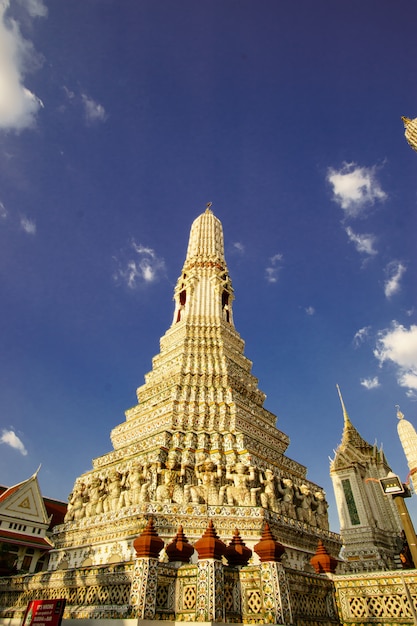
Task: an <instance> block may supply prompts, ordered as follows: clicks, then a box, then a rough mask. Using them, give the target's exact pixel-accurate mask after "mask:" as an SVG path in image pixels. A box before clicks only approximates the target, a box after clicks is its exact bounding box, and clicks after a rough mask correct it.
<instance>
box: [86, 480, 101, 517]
mask: <svg viewBox="0 0 417 626" xmlns="http://www.w3.org/2000/svg"><path fill="white" fill-rule="evenodd" d="M100 513H103V485H102V482H101V480H100V478H99V477H98V476H93V477H92V478H91V481H90V484H89V485H88V502H87V504H86V515H87V517H91V516H92V515H100Z"/></svg>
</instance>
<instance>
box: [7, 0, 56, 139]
mask: <svg viewBox="0 0 417 626" xmlns="http://www.w3.org/2000/svg"><path fill="white" fill-rule="evenodd" d="M21 4H22V6H23V7H25V8H26V10H27V12H28V14H29V16H30V18H34V17H45V16H46V14H47V10H46V7H45V5H44V3H43V2H42V1H41V0H26V1H25V2H21ZM9 6H10V1H9V0H2V2H0V59H1V63H0V128H2V129H5V130H15V131H21V130H23V129H25V128H31V127H33V126H34V125H35V123H36V116H37V114H38V112H39V110H40V109H41V108H42V107H43V103H42V101H41V99H40V98H39V97H38V96H36V95H35V94H34V93H32V92H31V91H30V90H29V89H27V87H25V85H24V78H25V75H26V74H27V73H28V72H33V71H35V70H38V69H39V68H40V67H41V65H42V61H43V58H42V56H41V55H40V54H38V53H37V52H36V50H35V48H34V46H33V44H32V42H31V41H29V40H28V39H25V38H24V37H23V35H22V33H21V31H20V27H19V23H18V22H17V21H16V20H15V19H13V18H11V17H10V16H9V15H8V9H9Z"/></svg>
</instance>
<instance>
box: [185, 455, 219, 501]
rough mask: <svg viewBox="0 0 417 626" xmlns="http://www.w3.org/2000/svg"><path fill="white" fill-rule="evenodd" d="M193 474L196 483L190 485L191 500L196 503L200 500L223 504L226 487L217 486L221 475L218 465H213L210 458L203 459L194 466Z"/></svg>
mask: <svg viewBox="0 0 417 626" xmlns="http://www.w3.org/2000/svg"><path fill="white" fill-rule="evenodd" d="M194 471H195V475H196V478H197V480H198V485H192V486H190V495H191V500H192V502H194V503H196V504H198V503H199V502H200V501H202V502H204V503H205V504H223V498H224V492H225V489H226V487H220V488H219V486H218V483H219V480H220V479H221V476H222V470H221V467H220V466H219V465H217V466H216V465H215V464H214V463H213V462H212V461H210V460H205V461H203V462H202V463H199V464H198V465H196V466H195V470H194Z"/></svg>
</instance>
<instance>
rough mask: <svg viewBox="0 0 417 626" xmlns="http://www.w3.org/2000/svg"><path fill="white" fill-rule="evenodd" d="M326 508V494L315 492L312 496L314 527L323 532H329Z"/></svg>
mask: <svg viewBox="0 0 417 626" xmlns="http://www.w3.org/2000/svg"><path fill="white" fill-rule="evenodd" d="M328 507H329V505H328V503H327V501H326V494H325V493H324V492H323V491H316V492H315V494H314V509H315V511H314V513H315V518H316V525H317V526H318V527H319V528H322V529H323V530H329V519H328V516H327V509H328Z"/></svg>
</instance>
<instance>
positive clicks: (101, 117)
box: [81, 93, 107, 124]
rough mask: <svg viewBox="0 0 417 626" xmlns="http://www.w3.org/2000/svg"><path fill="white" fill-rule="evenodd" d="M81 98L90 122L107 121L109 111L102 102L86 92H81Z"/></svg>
mask: <svg viewBox="0 0 417 626" xmlns="http://www.w3.org/2000/svg"><path fill="white" fill-rule="evenodd" d="M81 99H82V102H83V105H84V113H85V119H86V121H87V123H88V124H94V123H96V122H105V121H106V119H107V113H106V111H105V109H104V107H103V105H102V104H99V103H98V102H96V101H95V100H93V99H92V98H89V97H88V96H87V95H86V94H85V93H83V94H81Z"/></svg>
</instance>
